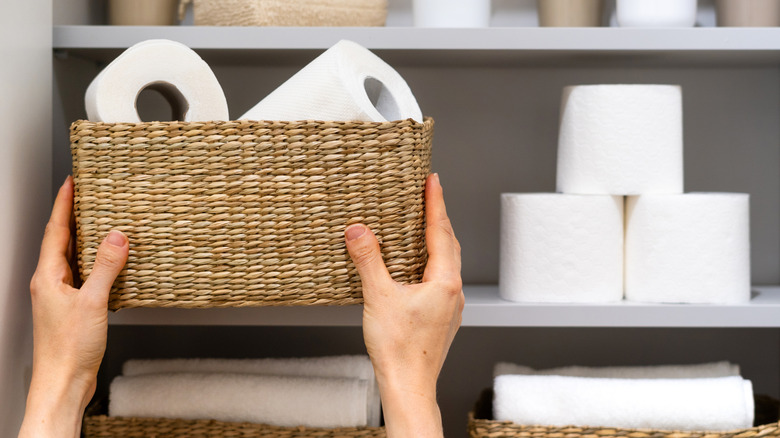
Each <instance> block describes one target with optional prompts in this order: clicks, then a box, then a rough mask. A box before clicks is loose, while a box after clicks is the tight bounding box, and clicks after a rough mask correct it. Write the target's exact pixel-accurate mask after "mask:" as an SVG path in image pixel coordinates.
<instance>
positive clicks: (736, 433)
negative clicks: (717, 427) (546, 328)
mask: <svg viewBox="0 0 780 438" xmlns="http://www.w3.org/2000/svg"><path fill="white" fill-rule="evenodd" d="M492 400H493V392H492V390H485V391H484V392H483V393H482V395H481V397H480V400H479V401H478V402H477V404H476V406H475V407H474V411H472V412H470V413H469V423H468V431H469V438H601V437H610V438H752V437H765V438H775V437H780V423H778V417H780V415H779V412H778V402H777V400H775V399H772V398H770V397H766V396H756V424H762V425H761V426H757V427H751V428H749V429H740V430H733V431H729V432H705V431H689V430H685V431H671V430H650V429H643V430H634V429H619V428H607V427H576V426H564V427H554V426H524V425H519V424H516V423H513V422H511V421H495V420H492V419H491V418H492V415H493V406H492Z"/></svg>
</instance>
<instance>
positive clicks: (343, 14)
mask: <svg viewBox="0 0 780 438" xmlns="http://www.w3.org/2000/svg"><path fill="white" fill-rule="evenodd" d="M190 2H192V3H194V4H195V6H194V11H195V12H194V23H195V25H196V26H384V25H385V20H386V19H387V0H182V3H181V6H180V9H179V16H180V18H183V17H184V11H183V10H184V8H185V7H186V5H187V4H188V3H190Z"/></svg>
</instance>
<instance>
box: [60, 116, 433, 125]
mask: <svg viewBox="0 0 780 438" xmlns="http://www.w3.org/2000/svg"><path fill="white" fill-rule="evenodd" d="M85 123H91V124H94V125H100V126H130V127H137V126H148V125H160V126H170V125H187V126H193V125H194V126H198V125H203V126H210V125H214V126H221V125H225V124H237V123H241V124H250V125H252V124H265V125H279V126H291V125H346V124H356V125H362V126H376V127H380V126H386V125H397V124H401V123H408V124H409V125H410V126H419V127H428V126H429V125H433V123H434V119H433V117H431V116H423V121H422V122H419V121H417V120H415V119H413V118H411V117H409V118H406V119H398V120H387V121H381V122H374V121H364V120H320V119H304V120H250V119H241V120H201V121H194V120H193V121H186V120H154V121H148V122H94V121H91V120H87V119H77V120H75V121H73V122H72V123H71V127H73V126H76V125H81V124H85Z"/></svg>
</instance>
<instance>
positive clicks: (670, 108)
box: [557, 85, 683, 195]
mask: <svg viewBox="0 0 780 438" xmlns="http://www.w3.org/2000/svg"><path fill="white" fill-rule="evenodd" d="M682 138H683V137H682V93H681V89H680V87H679V86H675V85H581V86H573V87H566V88H565V89H564V90H563V102H562V106H561V120H560V135H559V138H558V175H557V187H558V191H559V192H563V193H578V194H611V195H637V194H643V193H682V190H683V149H682V146H683V140H682Z"/></svg>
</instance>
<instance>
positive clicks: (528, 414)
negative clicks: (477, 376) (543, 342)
mask: <svg viewBox="0 0 780 438" xmlns="http://www.w3.org/2000/svg"><path fill="white" fill-rule="evenodd" d="M494 391H495V398H494V400H493V415H494V417H495V419H496V420H500V421H513V422H515V423H518V424H525V425H544V426H568V425H575V426H592V427H620V428H629V429H641V428H651V429H662V430H712V431H724V430H733V429H741V428H747V427H751V426H752V424H753V391H752V385H751V383H750V381H748V380H743V379H742V378H740V377H718V378H712V379H601V378H591V377H564V376H522V375H504V376H498V377H496V379H495V384H494Z"/></svg>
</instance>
